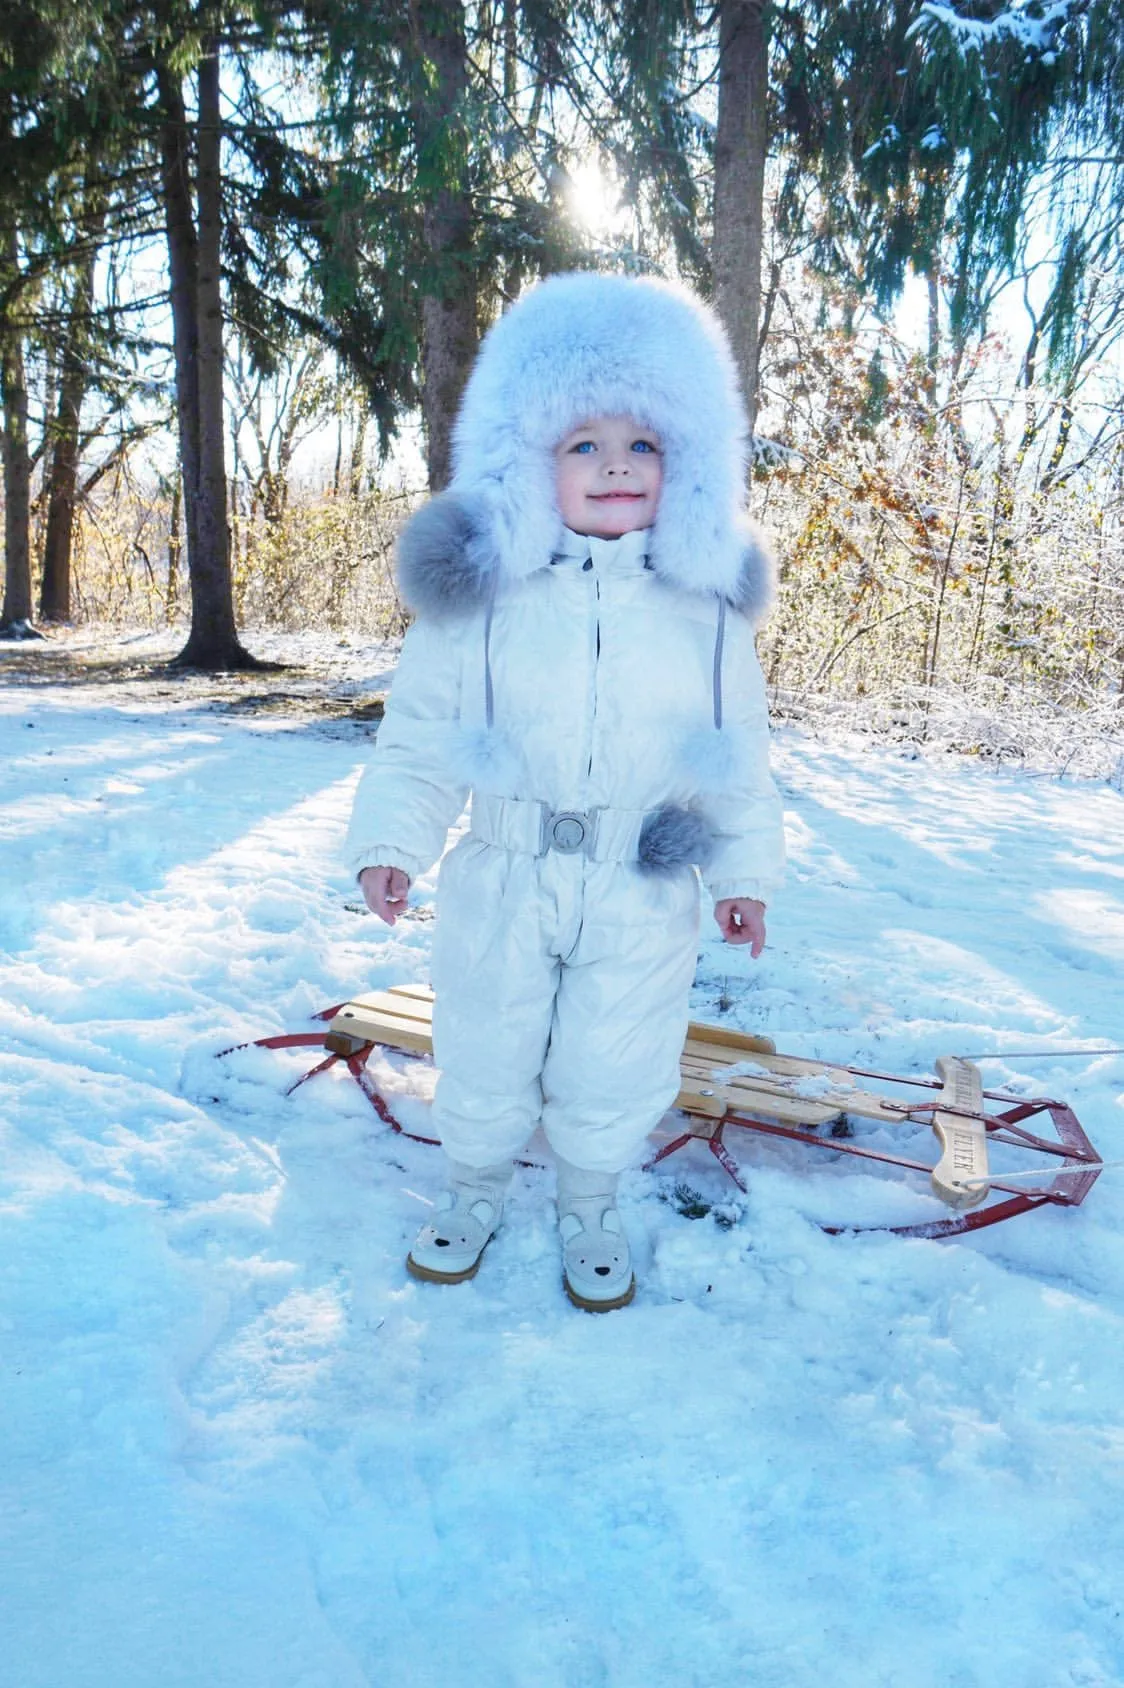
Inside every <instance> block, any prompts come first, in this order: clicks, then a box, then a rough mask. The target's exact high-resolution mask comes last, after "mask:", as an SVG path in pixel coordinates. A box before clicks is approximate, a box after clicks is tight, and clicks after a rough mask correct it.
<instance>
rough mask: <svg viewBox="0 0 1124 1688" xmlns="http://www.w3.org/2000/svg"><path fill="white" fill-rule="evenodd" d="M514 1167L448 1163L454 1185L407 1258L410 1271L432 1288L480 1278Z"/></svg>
mask: <svg viewBox="0 0 1124 1688" xmlns="http://www.w3.org/2000/svg"><path fill="white" fill-rule="evenodd" d="M512 1171H513V1164H512V1162H511V1161H499V1162H498V1163H497V1164H496V1165H495V1166H480V1167H476V1166H464V1165H463V1164H462V1163H461V1162H460V1161H452V1160H451V1161H450V1162H449V1186H448V1188H447V1189H446V1190H444V1191H443V1192H442V1194H441V1195H440V1196H438V1198H437V1202H436V1204H435V1205H436V1214H435V1217H434V1218H433V1219H431V1220H429V1222H428V1223H427V1224H425V1225H423V1226H422V1228H421V1230H420V1231H419V1232H418V1234H417V1236H416V1237H415V1239H414V1246H413V1248H412V1249H411V1250H410V1252H409V1254H408V1255H407V1256H406V1270H407V1271H408V1272H409V1273H410V1274H411V1275H412V1276H413V1277H415V1278H424V1279H425V1280H426V1282H427V1283H431V1284H463V1283H464V1282H465V1280H466V1278H474V1277H475V1276H476V1270H477V1267H478V1266H479V1265H480V1256H481V1255H482V1254H483V1252H484V1250H485V1249H486V1248H487V1246H488V1244H489V1243H490V1242H491V1240H492V1238H493V1236H494V1235H495V1233H496V1232H497V1231H498V1229H499V1224H500V1220H501V1219H502V1218H503V1198H504V1195H505V1193H506V1191H507V1187H508V1185H509V1184H510V1183H511V1174H512Z"/></svg>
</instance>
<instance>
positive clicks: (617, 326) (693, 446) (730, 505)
mask: <svg viewBox="0 0 1124 1688" xmlns="http://www.w3.org/2000/svg"><path fill="white" fill-rule="evenodd" d="M614 415H632V416H635V417H636V419H637V420H638V421H639V422H642V423H644V424H645V425H646V426H647V427H649V428H652V429H654V430H655V432H656V433H657V434H658V436H659V439H660V443H661V446H662V448H663V487H662V490H661V493H660V502H659V510H658V513H657V516H656V521H655V524H654V526H653V529H652V538H651V545H650V550H649V560H650V563H651V567H652V568H653V569H654V570H655V572H656V573H657V574H658V575H660V576H662V577H663V578H664V579H666V580H668V581H669V582H671V583H672V584H674V585H676V586H679V587H681V588H683V589H684V590H687V591H693V592H701V593H706V594H715V593H717V594H719V595H720V596H722V597H724V598H726V599H727V600H728V601H729V602H730V603H732V604H734V605H735V606H736V607H737V608H738V609H740V610H742V611H743V612H744V613H745V614H746V615H748V616H749V617H750V618H751V619H753V620H756V619H758V618H759V617H760V615H761V614H762V613H763V612H764V610H765V609H766V608H767V606H768V603H769V599H770V596H771V590H772V576H773V570H772V563H771V560H770V557H769V553H768V551H767V549H766V547H765V545H764V543H763V541H762V540H761V538H760V536H759V535H758V534H757V533H756V531H755V530H754V529H753V527H752V526H751V525H750V523H749V521H748V518H747V517H746V515H745V511H744V507H743V504H744V488H745V469H746V454H747V448H748V429H747V424H746V416H745V409H744V406H743V404H742V401H741V396H740V394H739V391H738V382H737V374H736V371H735V368H734V363H733V359H732V357H731V355H730V349H729V347H728V345H727V343H726V337H725V335H724V333H723V331H722V328H721V326H720V325H719V323H718V320H717V318H716V317H715V315H714V313H713V312H712V311H711V310H710V309H709V308H708V307H707V306H706V305H704V304H703V302H702V301H701V300H700V299H698V298H696V297H695V296H694V295H693V294H692V293H690V292H689V291H688V290H687V289H686V288H684V287H680V286H675V285H672V284H670V283H668V282H663V281H654V280H649V279H638V278H631V277H626V276H617V275H597V274H585V273H582V274H574V275H560V276H554V277H552V278H551V279H550V280H547V281H543V282H540V283H539V284H538V285H537V286H536V287H533V288H532V289H531V290H530V291H529V292H528V293H527V294H525V295H524V297H523V298H522V299H520V301H519V302H518V304H516V305H515V306H513V307H512V309H511V310H510V311H508V312H507V313H506V314H505V315H504V316H502V317H500V319H499V320H498V322H496V323H495V324H494V326H493V327H492V328H491V330H490V331H489V333H488V334H487V336H486V337H485V340H484V343H483V345H482V347H481V349H480V354H479V357H478V358H477V360H476V365H475V368H474V369H473V371H472V375H471V377H470V378H469V382H468V385H467V387H466V389H465V393H464V398H463V400H462V403H461V409H460V414H459V416H458V418H457V423H456V428H455V432H454V438H453V478H452V483H451V485H450V487H449V490H448V492H446V493H442V494H441V495H439V496H438V497H437V498H434V499H431V500H430V501H429V503H428V504H427V505H425V506H423V508H422V509H421V510H419V511H418V513H417V514H416V515H415V516H414V518H413V519H412V521H411V522H410V523H409V524H408V526H407V528H406V529H405V530H404V532H403V535H402V538H401V540H400V543H399V572H400V579H401V584H402V590H403V594H404V596H405V598H406V601H407V603H408V604H409V605H410V606H411V608H413V609H416V610H420V611H423V612H428V613H430V614H438V615H440V614H442V613H446V614H448V613H458V612H461V611H463V610H464V609H465V608H466V607H468V606H470V605H478V604H481V603H483V602H485V601H486V600H487V598H488V596H489V595H490V593H491V592H492V590H493V589H494V586H495V585H496V584H499V585H502V584H504V583H505V582H514V581H516V580H518V579H520V578H522V577H523V576H525V575H528V574H530V573H532V572H533V571H534V570H536V569H540V568H543V567H545V566H546V565H547V564H548V563H549V561H550V558H551V556H552V554H553V553H554V552H555V551H556V550H557V548H558V544H559V540H560V538H561V533H562V518H561V516H560V515H559V513H558V507H557V504H556V501H555V492H554V449H555V447H556V446H557V444H558V442H559V440H561V439H562V437H563V436H564V435H565V434H567V433H569V432H570V430H571V429H572V428H574V427H576V426H577V424H578V423H580V422H583V421H585V420H587V419H589V418H592V417H594V416H614Z"/></svg>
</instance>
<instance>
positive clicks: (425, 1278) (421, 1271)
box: [406, 1232, 495, 1284]
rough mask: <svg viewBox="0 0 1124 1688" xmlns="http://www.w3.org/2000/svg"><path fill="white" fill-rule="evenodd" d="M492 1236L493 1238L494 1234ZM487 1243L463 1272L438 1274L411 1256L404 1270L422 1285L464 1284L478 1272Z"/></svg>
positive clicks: (432, 1267) (432, 1268)
mask: <svg viewBox="0 0 1124 1688" xmlns="http://www.w3.org/2000/svg"><path fill="white" fill-rule="evenodd" d="M492 1235H493V1236H494V1235H495V1232H493V1233H492ZM491 1240H492V1238H491V1237H489V1238H488V1243H490V1242H491ZM488 1243H485V1244H484V1248H482V1249H481V1250H480V1253H479V1254H478V1255H477V1256H476V1259H475V1260H474V1261H473V1262H472V1265H471V1266H468V1267H466V1268H465V1270H464V1271H463V1272H439V1271H438V1270H437V1268H436V1267H435V1266H422V1265H420V1264H419V1262H418V1261H416V1260H415V1259H414V1257H413V1255H412V1254H408V1255H407V1256H406V1270H407V1272H409V1274H410V1276H411V1277H412V1278H420V1279H421V1281H422V1283H423V1284H466V1283H467V1282H468V1280H469V1278H474V1277H475V1276H476V1274H477V1272H479V1270H480V1262H481V1261H482V1260H483V1258H484V1249H485V1248H487V1246H488Z"/></svg>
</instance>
